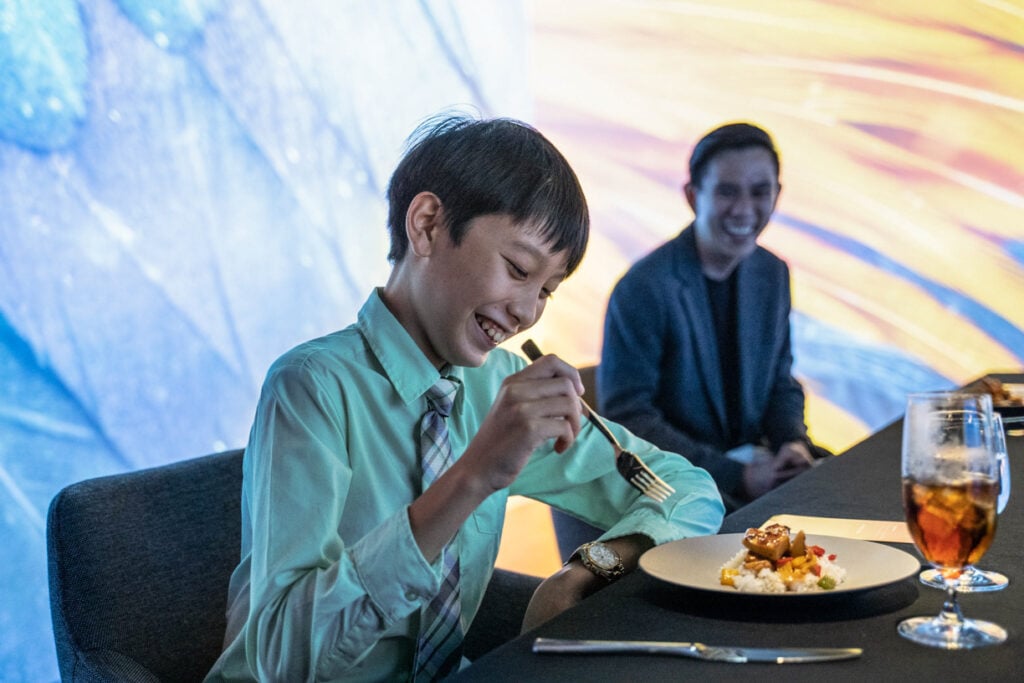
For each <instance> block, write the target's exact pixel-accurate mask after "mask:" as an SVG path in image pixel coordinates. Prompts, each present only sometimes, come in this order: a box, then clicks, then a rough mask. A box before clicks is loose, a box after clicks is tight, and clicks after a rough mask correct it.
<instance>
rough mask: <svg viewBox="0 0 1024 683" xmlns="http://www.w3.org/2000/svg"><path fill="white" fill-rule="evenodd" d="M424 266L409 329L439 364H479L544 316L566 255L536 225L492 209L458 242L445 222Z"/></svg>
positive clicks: (413, 294)
mask: <svg viewBox="0 0 1024 683" xmlns="http://www.w3.org/2000/svg"><path fill="white" fill-rule="evenodd" d="M420 265H421V266H422V267H421V268H418V269H417V273H418V275H417V282H416V283H415V286H414V287H412V288H411V292H410V296H411V297H412V298H413V300H414V305H413V306H412V308H411V314H412V315H411V316H410V318H411V319H410V320H407V321H403V322H404V323H405V325H406V329H408V330H409V333H410V334H411V335H412V337H413V338H414V339H415V340H416V342H417V344H419V346H420V348H421V349H422V350H423V352H424V353H425V354H426V356H427V357H428V358H429V359H430V360H431V362H433V363H434V364H435V365H436V366H437V367H440V366H441V365H443V364H444V363H451V364H452V365H461V366H467V367H477V366H479V365H482V364H483V362H484V360H486V358H487V354H488V353H490V352H491V350H492V349H494V348H495V347H496V346H497V345H498V344H500V343H501V342H503V341H505V340H506V339H508V338H509V337H511V336H512V335H514V334H517V333H519V332H522V331H523V330H526V329H529V328H530V327H532V326H533V325H534V323H536V322H537V321H538V320H539V319H540V316H541V313H543V311H544V306H545V304H546V303H547V299H548V297H549V296H551V293H552V292H554V290H555V289H556V288H557V287H558V285H559V284H560V283H561V282H562V280H563V279H565V276H566V269H567V259H566V253H565V252H559V253H557V254H552V253H551V252H550V251H549V245H548V244H547V243H546V242H545V241H544V239H543V238H542V237H541V236H540V233H539V232H538V231H537V230H536V229H534V228H533V227H532V226H529V225H522V224H519V223H516V222H514V221H513V219H512V218H511V217H509V216H505V215H496V214H495V215H486V216H479V217H477V218H475V219H473V220H472V221H470V223H469V226H468V229H467V230H466V233H465V235H464V236H463V238H462V243H461V244H460V245H459V246H457V247H456V246H455V245H454V244H452V242H451V240H450V239H449V233H448V230H447V228H446V227H440V228H439V229H438V230H437V234H436V235H435V237H434V238H433V240H432V243H431V247H430V253H429V255H428V256H427V257H426V259H425V260H422V261H421V263H420Z"/></svg>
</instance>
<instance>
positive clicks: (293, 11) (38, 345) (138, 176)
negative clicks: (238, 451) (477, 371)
mask: <svg viewBox="0 0 1024 683" xmlns="http://www.w3.org/2000/svg"><path fill="white" fill-rule="evenodd" d="M860 4H861V3H858V2H854V1H853V0H849V1H843V0H832V1H828V0H817V1H815V0H805V1H803V2H782V3H771V10H770V11H769V10H765V9H764V8H763V6H764V3H761V2H754V1H753V0H751V1H749V2H744V1H738V0H733V1H725V2H721V1H712V0H708V1H706V2H702V1H699V0H693V1H689V2H683V1H679V2H672V1H669V0H663V1H661V2H625V1H618V2H611V1H606V2H600V1H597V2H594V1H587V2H583V1H571V2H558V3H548V2H524V3H521V4H520V3H514V2H506V1H503V0H494V1H493V2H475V1H468V0H467V1H464V2H438V1H434V2H431V1H429V0H423V1H421V2H416V1H413V0H395V1H393V2H372V1H371V0H364V1H357V0H349V1H333V0H287V1H285V0H281V1H280V2H275V1H274V0H81V1H80V2H75V1H74V0H6V1H5V2H3V3H0V179H2V182H0V512H2V515H0V534H2V542H0V547H2V548H3V550H2V551H0V552H2V554H0V680H4V681H19V680H24V681H45V680H52V679H56V677H57V671H56V664H55V661H54V655H53V646H52V640H51V634H50V624H49V607H48V602H47V592H46V564H45V536H44V535H45V516H46V509H47V505H48V503H49V501H50V499H51V498H52V497H53V495H54V494H55V493H56V492H57V491H58V490H59V489H60V488H61V487H62V486H64V485H66V484H68V483H70V482H72V481H77V480H80V479H83V478H86V477H91V476H96V475H100V474H106V473H111V472H117V471H124V470H128V469H134V468H139V467H143V466H148V465H155V464H160V463H165V462H169V461H172V460H176V459H181V458H185V457H191V456H194V455H200V454H203V453H207V452H211V451H214V450H219V449H222V448H229V447H235V446H239V445H242V444H243V443H244V440H245V437H246V434H247V431H248V427H249V422H250V420H251V417H252V411H253V406H254V403H255V400H256V394H257V391H258V388H259V384H260V381H261V379H262V376H263V373H264V372H265V370H266V367H267V366H268V365H269V363H270V362H271V361H272V360H273V359H274V358H275V357H276V356H277V355H278V354H280V353H281V352H282V351H284V350H285V349H287V348H288V347H289V346H291V345H293V344H295V343H297V342H299V341H301V340H303V339H306V338H309V337H311V336H314V335H317V334H321V333H323V332H327V331H330V330H333V329H336V328H338V327H341V326H343V325H345V324H347V323H348V322H349V321H350V320H351V319H352V318H353V317H354V315H355V311H356V310H357V308H358V306H359V305H360V304H361V302H362V300H363V299H364V297H365V295H366V292H367V291H368V289H369V288H370V287H372V286H374V285H377V284H381V283H382V282H383V280H384V278H385V277H386V275H387V263H386V261H385V258H384V256H385V252H386V246H387V245H386V236H385V229H384V217H385V208H384V206H383V199H382V198H383V192H384V187H385V185H386V182H387V178H388V174H389V172H390V170H391V168H392V167H393V165H394V163H395V161H396V160H397V158H398V156H399V155H400V153H401V149H402V143H403V140H404V138H405V136H406V135H407V134H408V133H409V132H410V131H411V130H412V128H413V127H414V126H415V125H416V124H417V123H418V122H419V121H420V120H422V119H423V118H424V117H426V116H428V115H430V114H432V113H435V112H437V111H439V110H441V109H444V108H447V107H451V106H459V107H462V108H471V109H474V110H476V111H479V112H480V113H482V114H484V115H503V116H513V117H516V118H523V119H526V120H528V121H530V122H532V123H534V124H535V125H537V126H538V127H539V128H540V129H541V130H542V131H544V132H545V133H547V134H548V135H549V137H551V138H552V139H553V140H554V141H555V143H556V144H557V145H558V146H559V147H560V148H561V149H562V150H563V151H564V152H565V153H566V155H567V156H568V158H569V160H570V162H571V163H573V165H574V166H575V167H576V169H577V171H578V172H579V174H580V177H581V180H582V181H583V184H584V188H585V190H586V191H587V194H588V198H589V201H590V203H591V206H592V209H593V219H594V237H593V240H592V244H591V248H590V250H589V252H588V255H587V257H586V259H585V260H584V264H583V266H582V268H581V270H580V272H579V273H578V274H576V275H575V276H574V277H573V278H572V279H570V280H569V281H568V282H567V283H566V284H565V286H563V287H562V288H561V289H560V290H559V293H558V296H556V297H555V299H554V301H553V303H552V304H551V306H550V307H549V309H548V312H547V314H546V316H545V319H544V321H542V322H541V324H540V325H539V326H538V329H537V330H536V333H535V336H536V337H537V338H538V340H539V341H540V342H542V346H544V347H545V348H547V349H550V350H552V351H556V352H558V353H560V354H562V355H564V356H565V357H566V358H568V359H570V360H571V361H573V362H576V363H578V364H584V363H592V362H594V361H596V360H597V358H598V355H599V351H600V343H601V339H600V336H601V320H602V316H603V312H604V305H605V301H606V300H607V295H608V292H609V291H610V289H611V287H612V285H613V284H614V282H615V280H616V279H617V278H618V277H619V275H621V273H622V272H623V271H624V270H625V268H626V267H627V266H628V265H629V263H631V262H632V261H633V260H635V259H636V258H637V257H638V256H640V255H642V254H643V253H645V252H646V251H648V250H650V249H651V248H653V247H654V246H655V245H657V244H658V243H660V242H661V241H663V240H665V239H668V238H669V237H671V236H672V235H673V234H675V233H676V232H677V231H678V230H679V229H680V228H681V227H682V226H683V225H684V224H685V223H686V222H687V221H688V220H689V213H688V211H687V210H686V206H685V203H684V202H683V200H682V198H681V196H680V195H679V193H678V187H679V185H680V183H681V182H683V181H684V180H685V177H684V171H683V169H684V168H685V160H686V155H687V153H688V150H689V149H690V147H691V146H692V144H693V142H694V141H695V140H696V139H697V138H698V137H699V136H700V134H701V133H703V132H704V131H706V130H707V129H709V128H711V127H713V126H714V125H716V124H718V123H720V122H722V121H725V120H733V119H739V118H745V119H752V120H754V121H757V122H759V123H761V124H763V125H764V126H765V127H767V128H768V129H769V130H771V131H772V132H773V133H774V134H775V136H776V138H777V141H778V143H779V145H780V147H781V149H782V153H783V183H784V185H785V189H784V192H783V195H782V199H781V202H780V207H779V213H778V214H777V217H776V220H775V221H774V224H773V225H772V226H771V227H770V228H769V230H768V232H767V233H766V234H765V238H764V239H765V242H766V244H768V246H770V247H771V248H773V249H775V250H776V251H777V252H778V253H780V255H782V256H783V257H784V258H786V259H787V260H788V261H789V262H790V264H791V266H792V269H793V284H794V305H795V311H794V334H795V352H796V355H797V371H798V374H799V375H800V378H801V379H802V380H803V381H804V383H805V385H806V387H807V389H808V393H809V407H808V417H809V421H810V422H811V425H812V430H813V432H814V433H815V435H816V437H817V438H818V439H819V440H820V441H822V442H823V443H825V444H826V445H829V446H831V447H832V448H834V449H836V450H841V449H843V448H845V447H846V446H848V445H850V444H851V443H853V442H854V441H856V440H857V439H859V438H861V437H863V436H865V435H866V434H867V433H869V432H870V431H872V430H874V429H876V428H878V427H879V426H881V425H882V424H884V423H886V422H887V421H889V420H891V419H893V418H894V417H895V416H897V415H898V414H899V412H900V411H901V405H902V398H903V394H904V393H905V392H906V391H907V390H909V389H918V388H938V387H944V386H950V385H953V384H959V383H962V382H964V381H966V380H968V379H971V378H973V377H975V376H977V375H979V374H981V373H983V372H984V371H985V370H987V369H989V368H1018V367H1021V366H1022V365H1024V306H1022V305H1021V302H1022V301H1024V222H1022V221H1021V220H1020V216H1021V215H1022V209H1024V169H1022V166H1021V162H1020V160H1019V158H1018V154H1019V153H1018V151H1017V150H1019V149H1021V146H1022V144H1024V99H1022V98H1024V86H1022V85H1021V84H1022V83H1024V66H1022V64H1024V45H1022V42H1024V8H1022V6H1021V3H1020V2H1011V1H1008V0H988V1H974V2H971V1H958V2H952V1H951V2H946V3H929V4H921V3H918V2H916V0H905V1H894V2H889V3H885V6H884V7H880V6H878V4H877V3H872V6H871V8H870V9H861V8H860ZM929 5H931V6H929ZM926 7H927V9H925V8H926Z"/></svg>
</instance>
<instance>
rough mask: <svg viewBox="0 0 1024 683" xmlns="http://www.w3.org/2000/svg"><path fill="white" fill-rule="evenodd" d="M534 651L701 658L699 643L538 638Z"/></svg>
mask: <svg viewBox="0 0 1024 683" xmlns="http://www.w3.org/2000/svg"><path fill="white" fill-rule="evenodd" d="M533 651H534V652H536V653H549V654H622V653H626V652H630V653H640V654H652V655H658V654H660V655H667V654H673V655H682V656H684V657H700V644H699V643H660V642H651V641H638V640H569V639H563V638H537V639H536V640H534V641H533Z"/></svg>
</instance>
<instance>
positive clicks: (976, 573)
mask: <svg viewBox="0 0 1024 683" xmlns="http://www.w3.org/2000/svg"><path fill="white" fill-rule="evenodd" d="M918 579H919V580H920V581H921V583H923V584H924V585H926V586H929V587H931V588H938V589H940V590H945V589H946V582H945V581H944V580H943V579H942V574H941V573H940V572H939V570H938V569H926V570H924V571H923V572H921V574H920V575H919V576H918ZM1009 583H1010V580H1009V579H1008V578H1006V577H1005V576H1004V575H1002V574H1000V573H999V572H993V571H986V570H983V569H977V568H975V567H967V568H965V569H964V570H963V572H961V573H960V578H959V579H958V580H957V583H956V590H957V592H958V593H987V592H989V591H998V590H1002V589H1004V588H1006V586H1007V585H1009Z"/></svg>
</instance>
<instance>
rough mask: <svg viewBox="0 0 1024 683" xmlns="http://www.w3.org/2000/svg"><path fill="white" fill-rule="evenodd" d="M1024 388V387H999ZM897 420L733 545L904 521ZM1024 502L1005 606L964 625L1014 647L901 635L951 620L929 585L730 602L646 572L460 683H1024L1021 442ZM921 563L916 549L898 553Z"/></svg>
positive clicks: (806, 481)
mask: <svg viewBox="0 0 1024 683" xmlns="http://www.w3.org/2000/svg"><path fill="white" fill-rule="evenodd" d="M993 376H996V377H998V378H1000V379H1002V380H1003V381H1007V382H1024V375H1013V374H1005V373H1004V374H994V375H993ZM901 436H902V421H901V420H897V421H895V422H893V423H892V424H890V425H888V426H887V427H885V428H884V429H882V430H880V431H879V432H877V433H876V434H874V435H872V436H871V437H869V438H868V439H866V440H865V441H863V442H861V443H859V444H857V445H856V446H854V447H853V448H851V449H850V450H848V451H846V452H845V453H844V454H842V455H841V456H839V457H836V458H831V459H829V460H828V461H827V462H825V463H823V464H822V465H821V466H819V467H817V468H815V469H813V470H811V471H809V472H806V473H805V474H803V475H801V476H799V477H797V478H796V479H794V480H792V481H790V482H789V483H787V484H785V485H784V486H781V487H779V488H778V489H776V490H774V491H772V492H771V493H769V494H768V495H766V496H764V497H762V498H760V499H758V500H757V501H755V502H754V503H752V504H750V505H748V506H746V507H744V508H741V509H740V510H738V511H736V512H735V513H733V514H731V515H729V516H728V517H727V518H726V520H725V522H724V524H723V526H722V533H733V532H743V531H745V530H746V529H747V528H748V527H756V526H760V525H761V524H762V523H763V522H764V521H765V520H766V519H768V518H769V517H771V516H772V515H775V514H780V513H791V514H799V515H813V516H828V517H846V518H855V519H876V520H902V519H903V510H902V507H901V502H900V500H901V499H900V495H901V494H900V440H901ZM1007 441H1008V444H1007V445H1008V450H1009V455H1010V462H1011V468H1010V469H1011V480H1012V483H1013V490H1012V491H1011V495H1010V503H1009V505H1008V506H1007V508H1006V510H1005V511H1004V512H1003V514H1002V515H1001V516H1000V518H999V528H998V530H997V532H996V538H995V541H994V543H993V544H992V547H991V549H990V550H989V551H988V553H986V555H985V556H984V558H982V561H981V562H980V563H979V565H980V566H981V567H982V568H992V569H997V570H998V571H1000V572H1002V573H1003V574H1005V575H1006V576H1007V577H1009V579H1010V585H1009V586H1008V587H1007V588H1006V589H1004V590H1002V591H998V592H994V593H986V594H970V595H962V596H961V597H960V604H961V607H962V608H963V611H964V614H965V615H966V616H968V617H978V618H982V619H986V620H989V621H994V622H996V623H997V624H1000V625H1001V626H1002V627H1003V628H1005V629H1006V630H1007V632H1008V634H1009V637H1008V640H1007V642H1006V643H1004V644H1002V645H998V646H994V647H986V648H981V649H977V650H964V651H957V652H949V651H945V650H939V649H934V648H929V647H924V646H921V645H917V644H915V643H912V642H910V641H908V640H906V639H905V638H903V637H901V636H900V635H898V634H897V633H896V625H897V624H898V623H899V622H900V621H901V620H902V619H904V618H907V617H911V616H921V615H928V616H933V615H936V614H938V613H939V610H940V608H941V606H942V600H943V592H942V591H940V590H937V589H933V588H927V587H925V586H922V585H921V584H919V583H918V581H917V578H916V576H914V577H911V578H908V579H906V580H904V581H900V582H898V583H895V584H892V585H889V586H885V587H882V588H878V589H874V590H869V591H865V592H859V593H856V594H853V595H845V596H844V595H842V594H836V595H823V596H820V597H813V598H810V599H806V598H797V599H793V600H786V599H784V598H783V599H780V598H771V597H758V596H751V595H736V596H732V595H727V594H719V593H714V594H711V593H706V592H701V591H695V590H690V589H687V588H683V587H680V586H675V585H671V584H666V583H664V582H662V581H659V580H658V579H655V578H653V577H650V576H648V575H647V574H645V573H644V572H643V571H641V570H638V571H636V572H633V573H632V574H630V575H629V576H626V577H624V578H623V579H622V580H620V581H618V582H617V583H615V584H612V585H610V586H609V587H607V588H605V589H603V590H601V591H599V592H598V593H596V594H594V595H593V596H591V597H590V598H588V599H586V600H584V601H583V602H582V603H580V604H579V605H577V606H576V607H574V608H573V609H571V610H569V611H567V612H565V613H564V614H562V615H560V616H558V617H556V618H555V619H552V620H551V621H549V622H547V623H545V624H543V625H541V626H540V627H539V628H537V629H535V630H533V631H531V632H529V633H526V634H524V635H522V636H520V637H519V638H517V639H515V640H513V641H511V642H509V643H506V644H505V645H503V646H502V647H500V648H498V649H496V650H493V651H492V652H490V653H488V654H487V655H486V656H484V657H482V658H481V659H479V660H477V661H476V662H474V663H473V665H472V666H470V667H469V668H468V669H466V670H465V671H463V672H462V673H461V674H460V675H459V676H458V677H457V679H456V680H458V681H460V682H461V681H488V682H494V681H571V682H572V683H598V682H601V683H603V682H604V681H643V682H644V683H651V682H653V681H683V680H687V679H693V680H701V681H704V680H742V679H746V678H753V677H759V678H763V677H765V676H778V677H780V678H781V679H782V680H784V681H787V682H788V681H810V680H814V681H818V682H819V683H820V682H821V681H829V682H830V683H831V682H832V681H837V680H838V681H847V680H849V681H882V680H885V681H890V680H900V679H902V680H906V681H918V680H920V681H941V680H971V681H1007V680H1024V571H1022V569H1024V533H1022V532H1024V502H1022V501H1024V437H1010V438H1009V439H1008V440H1007ZM895 547H898V548H900V549H902V550H905V551H907V552H910V553H912V554H914V555H915V556H916V557H920V556H919V555H918V554H917V551H916V549H915V548H914V547H913V546H912V545H909V544H895ZM537 636H544V637H549V638H590V639H611V640H685V641H699V642H704V643H708V644H717V645H744V646H750V647H779V646H807V647H861V648H863V649H864V654H863V655H862V656H861V657H860V658H858V659H854V660H849V661H840V662H829V663H822V664H793V665H782V666H780V665H776V664H725V663H715V662H700V661H694V660H689V659H683V658H677V657H663V656H662V657H659V656H651V655H537V654H533V653H532V652H531V649H530V648H531V644H532V642H533V639H534V638H535V637H537Z"/></svg>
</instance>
